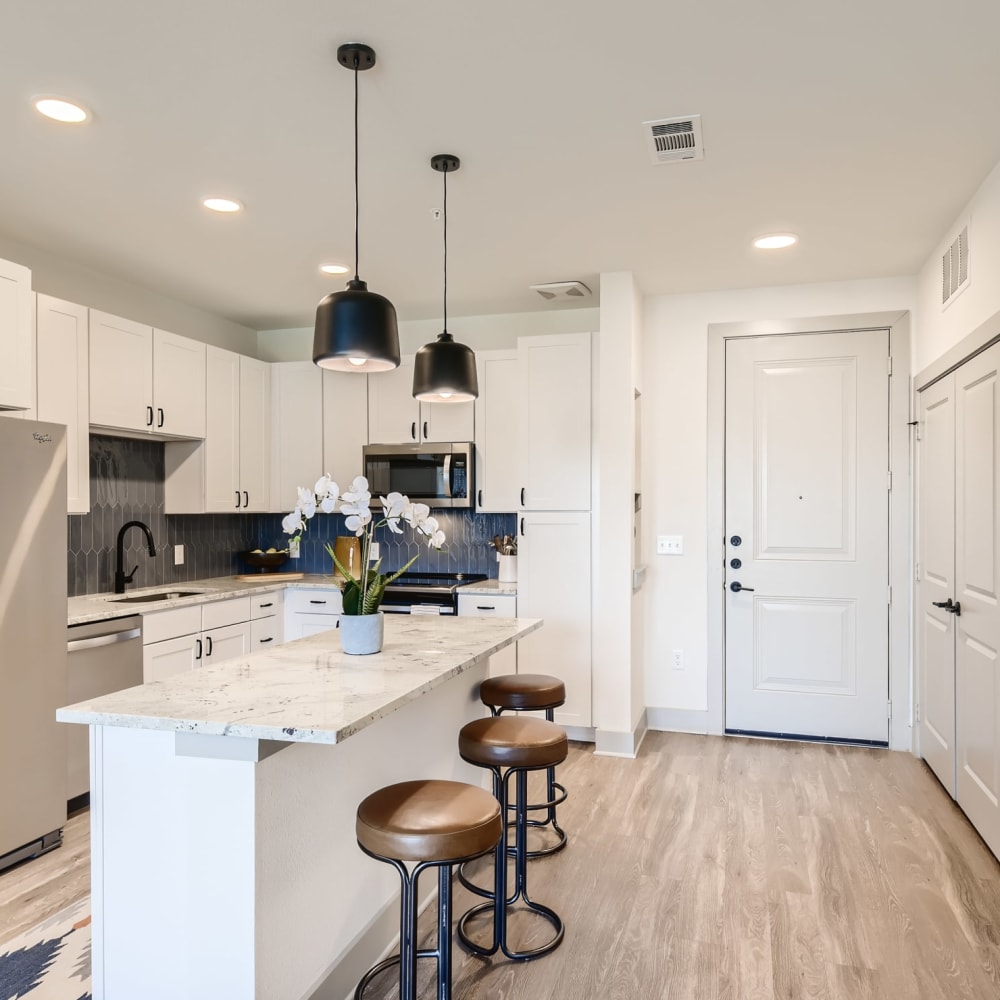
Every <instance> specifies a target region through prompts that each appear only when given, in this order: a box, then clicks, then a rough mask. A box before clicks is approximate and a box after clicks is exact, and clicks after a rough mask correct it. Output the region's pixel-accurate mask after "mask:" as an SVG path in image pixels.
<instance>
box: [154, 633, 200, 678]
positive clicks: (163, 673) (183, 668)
mask: <svg viewBox="0 0 1000 1000" xmlns="http://www.w3.org/2000/svg"><path fill="white" fill-rule="evenodd" d="M197 639H198V636H197V634H192V635H182V636H177V637H175V638H173V639H162V640H161V641H160V642H151V643H149V644H148V645H145V646H143V647H142V682H143V684H149V683H150V682H151V681H162V680H166V678H168V677H173V676H174V674H183V673H186V672H187V671H189V670H194V668H195V664H196V662H197V661H196V660H195V651H196V649H197Z"/></svg>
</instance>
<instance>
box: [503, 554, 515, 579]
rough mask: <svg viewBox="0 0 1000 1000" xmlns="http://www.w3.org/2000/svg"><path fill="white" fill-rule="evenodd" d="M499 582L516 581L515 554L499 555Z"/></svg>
mask: <svg viewBox="0 0 1000 1000" xmlns="http://www.w3.org/2000/svg"><path fill="white" fill-rule="evenodd" d="M499 580H500V582H501V583H517V556H505V555H501V556H500V575H499Z"/></svg>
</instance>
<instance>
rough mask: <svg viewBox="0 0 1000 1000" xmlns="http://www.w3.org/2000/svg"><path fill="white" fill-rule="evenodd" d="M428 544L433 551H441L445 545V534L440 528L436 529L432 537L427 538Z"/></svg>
mask: <svg viewBox="0 0 1000 1000" xmlns="http://www.w3.org/2000/svg"><path fill="white" fill-rule="evenodd" d="M427 544H428V545H429V546H430V547H431V548H432V549H439V548H441V546H442V545H444V532H443V531H441V529H440V528H438V529H436V530H435V531H434V532H432V533H431V534H430V535H428V536H427Z"/></svg>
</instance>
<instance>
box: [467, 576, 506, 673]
mask: <svg viewBox="0 0 1000 1000" xmlns="http://www.w3.org/2000/svg"><path fill="white" fill-rule="evenodd" d="M458 613H459V615H466V616H472V617H476V618H516V617H517V596H516V595H515V594H459V595H458ZM516 673H517V643H516V642H514V643H511V644H510V645H509V646H505V647H504V648H503V649H501V650H500V652H499V653H494V654H493V655H492V656H491V657H490V677H499V676H500V675H501V674H516Z"/></svg>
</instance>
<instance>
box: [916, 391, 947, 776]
mask: <svg viewBox="0 0 1000 1000" xmlns="http://www.w3.org/2000/svg"><path fill="white" fill-rule="evenodd" d="M919 426H920V442H919V448H918V454H919V463H920V465H919V473H918V474H919V477H920V478H919V486H918V494H917V495H918V501H917V504H918V508H919V509H918V518H919V536H918V537H919V552H918V553H917V562H918V563H919V564H920V581H919V584H918V586H917V609H916V621H917V634H918V641H919V643H920V653H919V656H920V690H919V695H918V699H917V700H918V702H919V709H920V754H921V756H922V757H923V758H924V760H926V761H927V763H928V764H929V765H930V767H931V769H932V770H933V771H934V773H935V774H936V775H937V776H938V778H939V779H940V781H941V784H943V785H944V787H945V788H947V789H948V791H949V792H950V793H951V794H952V795H954V794H955V625H956V619H955V616H954V615H953V614H951V613H950V612H949V611H947V610H946V609H945V608H943V607H940V605H942V604H945V603H946V602H947V601H949V600H954V597H955V376H954V375H949V376H947V377H946V378H943V379H941V380H940V381H939V382H936V383H935V384H934V385H932V386H930V387H929V388H927V389H925V390H924V391H923V392H922V393H921V394H920V425H919Z"/></svg>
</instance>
